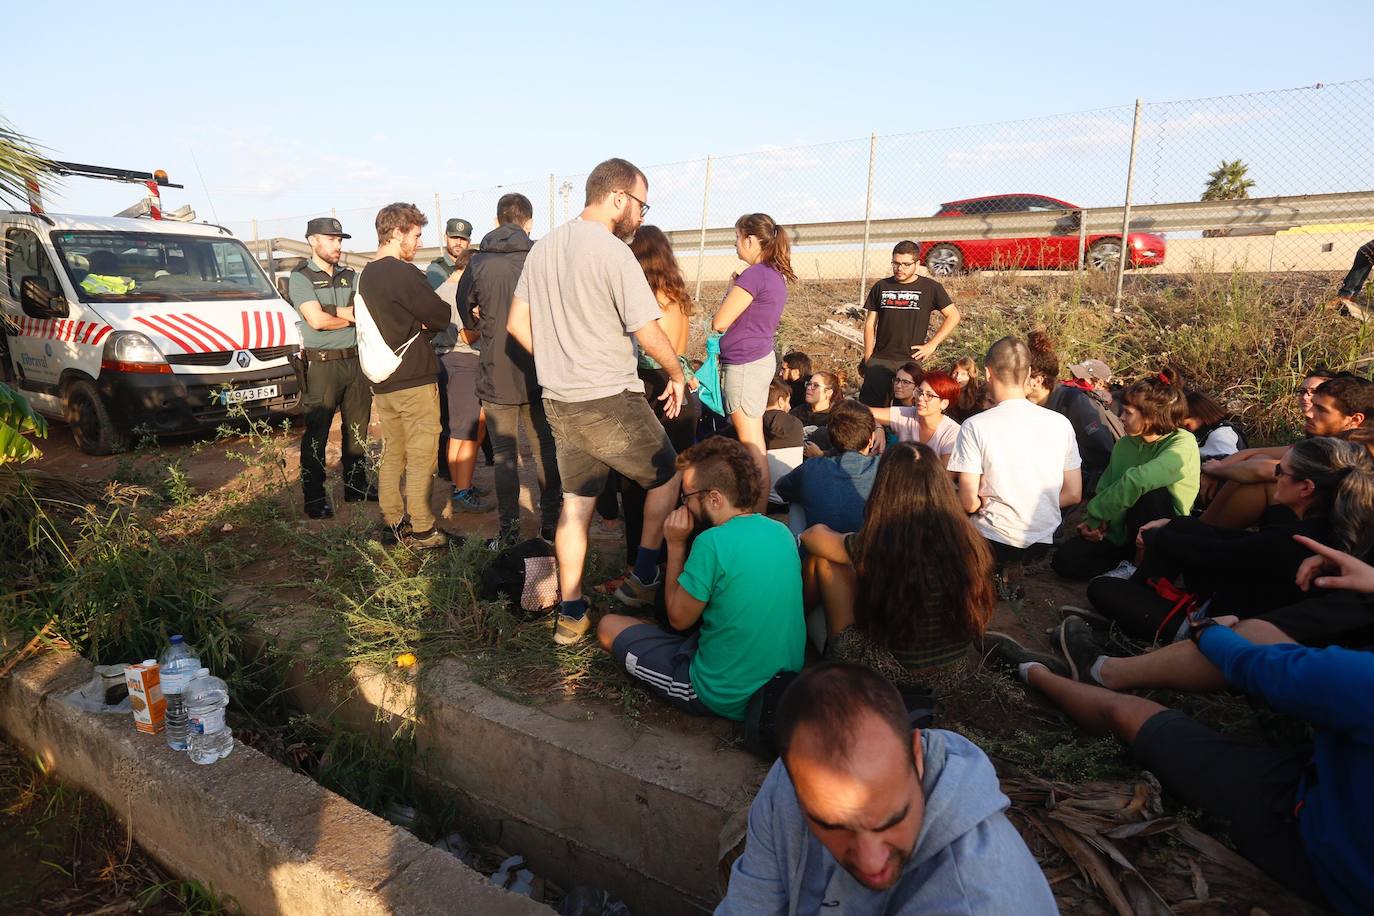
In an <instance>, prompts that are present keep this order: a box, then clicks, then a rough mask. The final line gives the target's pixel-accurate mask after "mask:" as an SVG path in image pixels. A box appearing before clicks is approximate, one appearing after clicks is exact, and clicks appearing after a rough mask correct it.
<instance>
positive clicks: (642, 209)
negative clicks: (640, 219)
mask: <svg viewBox="0 0 1374 916" xmlns="http://www.w3.org/2000/svg"><path fill="white" fill-rule="evenodd" d="M620 193H621V194H624V195H625V196H626V197H628V198H630V200H632V201H634V202H635V203H637V204H639V215H640V216H648V215H649V205H648V204H646V203H645V202H644V201H642V200H640V199H639V198H638V197H635V196H634V195H633V194H631V193H630V192H629V191H621V192H620Z"/></svg>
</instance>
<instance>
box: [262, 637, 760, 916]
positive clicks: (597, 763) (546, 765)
mask: <svg viewBox="0 0 1374 916" xmlns="http://www.w3.org/2000/svg"><path fill="white" fill-rule="evenodd" d="M290 626H291V624H290V623H289V622H287V621H280V620H278V621H260V622H259V623H258V624H257V630H258V633H259V634H260V636H262V637H265V639H266V640H267V641H270V642H278V641H281V640H282V639H284V638H285V632H286V631H287V630H288V629H289V628H290ZM350 680H351V683H347V684H344V683H340V682H338V681H336V680H331V679H329V678H326V677H323V676H314V677H312V676H310V675H309V674H308V673H307V671H306V666H305V664H304V663H303V662H300V661H298V662H296V663H295V664H294V665H293V666H292V668H291V671H290V672H289V673H288V675H287V686H288V687H289V696H290V697H291V699H292V701H293V703H294V704H295V705H297V706H298V707H299V708H301V709H302V710H303V711H305V712H307V713H309V714H311V715H313V716H316V717H317V718H319V719H321V720H323V721H326V722H328V721H334V722H337V723H339V724H342V725H344V726H346V727H348V728H352V729H356V730H362V731H371V732H373V733H375V734H380V735H390V734H391V733H393V732H395V731H396V729H397V727H398V726H399V725H400V724H401V723H403V722H407V723H413V724H414V727H415V735H416V742H417V745H418V747H419V749H420V752H421V763H420V765H421V766H422V767H423V771H422V773H421V774H420V775H421V776H422V777H424V778H426V779H428V780H429V781H430V782H431V784H434V785H436V787H437V788H441V789H445V790H448V791H450V792H452V793H453V795H454V796H455V798H456V799H457V801H458V802H459V804H460V808H461V810H462V811H463V813H464V815H465V816H466V817H467V819H468V821H469V822H470V823H474V824H477V825H480V829H481V832H482V833H483V834H484V836H486V838H488V839H490V840H493V841H495V842H497V843H499V844H500V845H501V846H503V847H505V848H507V849H512V850H519V852H520V853H521V854H522V855H524V856H525V858H526V860H527V861H528V862H529V863H530V867H531V868H532V869H533V870H534V871H535V873H536V874H540V875H544V876H547V877H548V878H550V879H551V880H553V881H556V882H557V883H559V884H560V885H561V886H563V887H570V886H572V885H574V884H594V885H597V886H600V887H604V888H606V889H607V890H609V891H610V892H611V893H612V894H613V895H614V896H616V897H620V898H623V899H624V900H625V901H626V902H627V903H628V904H629V905H630V907H631V909H633V910H634V912H636V913H641V912H642V913H654V914H661V916H678V914H683V916H687V914H699V913H702V912H709V911H710V910H711V909H713V908H714V906H715V904H716V902H717V901H718V900H719V899H720V892H719V877H718V874H717V861H718V859H719V854H720V842H721V835H722V830H723V829H725V827H726V825H727V824H728V823H730V822H731V820H732V818H734V819H737V816H738V814H739V812H740V811H742V810H743V809H745V808H747V807H748V805H749V803H750V801H752V799H753V797H754V793H755V792H756V791H757V790H758V787H759V784H760V783H761V782H762V781H763V777H764V776H765V775H766V774H767V772H768V766H767V765H766V764H764V763H763V762H762V761H759V760H757V759H755V758H754V757H752V756H750V755H749V754H747V753H745V752H744V751H742V750H738V749H731V748H727V747H722V742H721V737H722V734H723V733H724V732H726V731H728V730H729V729H728V728H727V727H724V726H722V727H715V728H713V727H712V726H711V725H709V724H703V725H702V727H701V729H699V730H694V731H693V733H691V734H686V733H679V732H677V731H674V730H671V729H667V728H654V727H640V728H632V727H630V726H629V725H628V724H627V723H626V722H625V720H624V718H623V717H622V716H621V715H620V714H619V713H618V711H617V710H614V709H612V708H610V707H609V706H607V705H605V704H601V703H595V702H587V701H583V700H579V699H567V700H561V701H557V702H553V703H547V704H545V705H541V706H529V705H524V704H521V703H518V702H515V701H513V700H510V699H506V698H505V697H503V696H500V695H498V694H496V693H494V692H493V691H491V690H489V689H487V688H486V687H484V686H483V685H481V684H480V683H478V682H477V681H476V679H475V678H474V677H473V675H472V672H471V670H470V669H468V668H467V666H465V665H463V664H462V663H461V662H459V661H457V660H453V659H441V660H439V661H437V662H433V663H430V664H428V665H420V666H417V667H415V668H412V669H410V670H409V672H408V673H407V674H405V675H400V676H397V675H396V674H394V673H382V672H378V671H375V670H372V669H368V668H364V667H361V666H360V667H357V668H355V669H354V670H353V672H352V675H351V678H350Z"/></svg>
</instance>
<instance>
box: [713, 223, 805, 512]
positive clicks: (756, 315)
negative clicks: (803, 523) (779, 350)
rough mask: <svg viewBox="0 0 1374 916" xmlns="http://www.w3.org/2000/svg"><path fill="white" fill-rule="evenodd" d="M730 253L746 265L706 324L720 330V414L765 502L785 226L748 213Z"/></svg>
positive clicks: (786, 262)
mask: <svg viewBox="0 0 1374 916" xmlns="http://www.w3.org/2000/svg"><path fill="white" fill-rule="evenodd" d="M735 253H736V254H737V255H738V256H739V259H740V260H741V261H743V262H744V263H745V264H747V265H748V267H746V268H745V269H744V270H743V271H742V272H741V273H740V274H739V276H738V277H736V278H735V281H734V283H733V284H732V285H731V287H730V291H729V293H727V294H726V296H725V301H724V302H722V303H721V306H720V309H719V311H717V312H716V317H715V319H714V320H713V321H712V322H711V328H712V330H714V331H716V332H718V333H720V334H722V335H723V336H722V337H721V339H720V362H721V367H722V368H721V393H722V396H723V400H724V402H725V405H724V406H725V413H726V415H727V416H728V417H729V418H730V422H731V424H732V425H733V426H734V428H735V433H736V435H737V436H738V437H739V441H740V442H742V443H743V444H744V446H745V447H746V448H748V449H749V453H750V455H751V456H752V457H753V459H754V463H755V464H756V465H758V467H759V470H760V472H761V473H762V474H763V480H764V484H765V486H764V487H763V488H762V489H761V493H762V496H761V497H760V499H761V500H763V501H766V499H767V494H768V489H769V487H768V482H769V478H768V458H767V455H766V446H765V444H764V439H763V414H764V411H766V410H767V409H768V384H769V382H771V381H772V380H773V374H774V371H775V370H776V368H777V363H776V359H777V357H776V356H775V355H774V335H775V334H776V333H777V330H778V322H779V321H780V320H782V310H783V307H784V306H785V305H787V284H788V283H791V282H793V281H795V280H796V279H797V275H796V274H795V273H793V272H792V260H791V245H790V244H789V243H788V240H787V231H786V230H785V229H783V228H782V227H781V226H779V225H778V224H777V223H776V222H774V221H773V218H772V217H771V216H769V215H767V214H766V213H747V214H745V215H744V216H741V217H740V218H739V219H738V220H737V221H736V222H735ZM763 501H761V502H760V503H759V505H758V509H759V510H760V511H762V510H763V508H764V502H763Z"/></svg>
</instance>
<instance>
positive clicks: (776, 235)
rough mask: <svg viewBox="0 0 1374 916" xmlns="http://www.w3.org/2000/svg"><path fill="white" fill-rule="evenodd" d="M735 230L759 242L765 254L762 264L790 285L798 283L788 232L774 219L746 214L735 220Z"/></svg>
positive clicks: (761, 214)
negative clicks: (793, 266) (780, 275)
mask: <svg viewBox="0 0 1374 916" xmlns="http://www.w3.org/2000/svg"><path fill="white" fill-rule="evenodd" d="M735 230H736V231H738V232H739V233H740V234H741V235H744V236H751V235H752V236H753V237H754V238H756V239H758V240H759V248H760V249H761V250H762V253H763V257H762V258H761V259H760V260H759V263H760V264H767V265H769V266H770V267H772V268H773V269H774V270H776V271H777V272H778V273H780V274H782V276H783V279H785V280H786V281H787V282H789V283H795V282H797V275H796V274H795V273H793V271H792V245H791V243H790V242H788V240H787V230H786V229H784V228H782V227H781V226H779V225H778V224H777V222H776V221H774V219H773V217H771V216H769V215H768V214H767V213H746V214H744V215H743V216H741V217H740V218H739V219H737V220H735Z"/></svg>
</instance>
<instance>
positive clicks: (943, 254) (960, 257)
mask: <svg viewBox="0 0 1374 916" xmlns="http://www.w3.org/2000/svg"><path fill="white" fill-rule="evenodd" d="M926 267H927V268H929V269H930V272H931V273H933V274H935V276H937V277H952V276H955V275H956V274H959V273H962V272H963V270H964V253H963V252H962V251H960V250H959V249H958V248H956V247H955V246H953V245H945V244H940V245H936V246H935V247H934V248H932V249H930V251H928V252H927V253H926Z"/></svg>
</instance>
